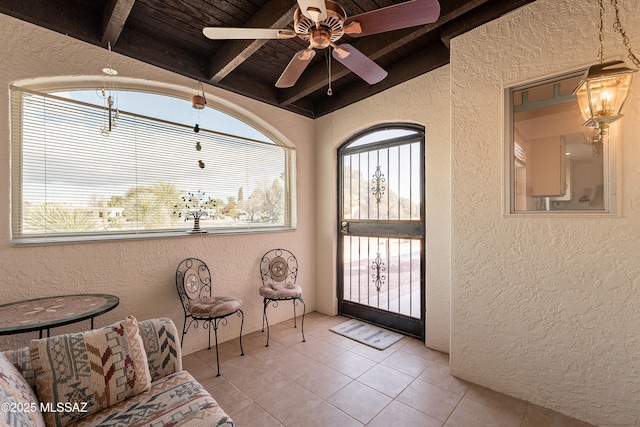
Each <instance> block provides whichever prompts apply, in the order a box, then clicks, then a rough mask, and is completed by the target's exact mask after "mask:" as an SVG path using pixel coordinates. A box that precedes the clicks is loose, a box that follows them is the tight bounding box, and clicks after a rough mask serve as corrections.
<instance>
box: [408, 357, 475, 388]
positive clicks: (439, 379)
mask: <svg viewBox="0 0 640 427" xmlns="http://www.w3.org/2000/svg"><path fill="white" fill-rule="evenodd" d="M418 379H420V380H422V381H426V382H428V383H431V384H434V385H437V386H438V387H440V388H442V389H445V390H447V391H450V392H452V393H456V394H459V395H463V394H465V393H466V392H467V390H469V386H470V385H471V383H469V382H467V381H464V380H461V379H459V378H456V377H454V376H453V375H451V374H449V356H448V355H444V356H441V357H439V358H437V359H436V360H434V361H433V362H432V363H431V365H429V366H428V367H427V369H425V370H424V371H423V372H422V374H420V376H419V377H418Z"/></svg>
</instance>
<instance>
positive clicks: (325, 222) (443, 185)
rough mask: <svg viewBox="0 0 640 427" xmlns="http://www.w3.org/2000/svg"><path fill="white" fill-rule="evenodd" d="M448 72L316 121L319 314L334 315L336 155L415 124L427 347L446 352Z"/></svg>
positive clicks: (444, 69)
mask: <svg viewBox="0 0 640 427" xmlns="http://www.w3.org/2000/svg"><path fill="white" fill-rule="evenodd" d="M449 115H450V112H449V67H442V68H440V69H438V70H435V71H433V72H431V73H429V74H426V75H423V76H420V77H418V78H415V79H413V80H410V81H409V82H406V83H404V84H402V85H400V86H396V87H394V88H392V89H388V90H386V91H384V92H382V93H379V94H377V95H375V96H372V97H370V98H367V99H365V100H364V101H361V102H359V103H358V104H356V105H352V106H350V107H347V108H343V109H341V110H340V111H338V112H336V113H333V114H330V115H327V116H325V117H321V118H319V119H317V120H316V144H317V145H316V168H317V169H316V182H317V187H316V188H317V199H316V203H317V204H318V206H322V207H323V211H325V212H329V213H330V214H328V215H318V217H317V226H318V228H317V230H316V239H317V255H316V258H317V265H325V266H331V267H330V268H326V269H318V270H317V277H316V283H317V284H318V285H317V286H318V289H317V297H318V302H317V306H318V310H319V311H322V312H325V313H335V312H336V311H337V303H336V289H335V288H336V287H335V283H336V277H335V274H336V273H335V272H336V266H335V259H336V245H337V236H336V230H337V217H336V215H337V214H336V212H337V203H336V200H337V193H336V191H337V184H336V183H337V168H336V162H337V149H338V147H339V146H340V145H342V144H343V143H344V142H345V141H346V140H347V139H349V138H350V137H351V136H353V135H354V134H356V133H358V132H359V131H361V130H363V129H366V128H369V127H371V126H373V125H375V124H379V123H418V124H421V125H423V126H425V131H426V149H425V156H426V161H425V162H426V205H427V206H426V215H427V218H426V220H427V225H426V242H427V244H426V247H427V253H426V258H427V261H426V262H427V265H426V267H427V268H426V271H427V325H426V344H427V346H429V347H431V348H435V349H438V350H442V351H448V350H449V289H450V287H449V280H450V279H449V278H450V270H449V266H450V258H449V252H450V246H449V240H450V228H449V224H450V215H451V212H450V210H449V205H450V198H449V192H450V173H449V168H450V165H449V157H450V153H449V150H450V146H449V128H450V122H449Z"/></svg>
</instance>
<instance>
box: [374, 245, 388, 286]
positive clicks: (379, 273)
mask: <svg viewBox="0 0 640 427" xmlns="http://www.w3.org/2000/svg"><path fill="white" fill-rule="evenodd" d="M371 271H372V273H371V279H372V280H373V284H374V285H375V286H376V289H377V290H378V292H380V288H382V285H384V282H385V280H386V279H387V276H385V275H384V274H383V273H384V272H385V271H387V267H386V266H385V264H384V262H382V259H381V258H380V254H377V256H376V259H374V260H373V262H372V263H371Z"/></svg>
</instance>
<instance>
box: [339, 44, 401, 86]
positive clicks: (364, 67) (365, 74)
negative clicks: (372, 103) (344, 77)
mask: <svg viewBox="0 0 640 427" xmlns="http://www.w3.org/2000/svg"><path fill="white" fill-rule="evenodd" d="M340 48H341V49H345V50H347V51H349V54H348V55H347V56H344V57H341V56H342V55H340V54H339V53H338V52H336V51H335V50H334V51H333V53H332V55H333V57H334V58H335V60H336V61H338V62H339V63H341V64H342V65H344V66H345V67H347V68H348V69H350V70H351V71H353V72H354V73H356V74H357V75H358V76H360V78H362V79H363V80H364V81H365V82H367V83H369V84H370V85H373V84H376V83H378V82H380V81H382V80H383V79H384V78H385V77H387V74H389V73H387V72H386V71H385V70H384V69H383V68H382V67H380V66H379V65H378V64H376V63H375V62H373V61H372V60H371V59H369V58H368V57H367V56H366V55H365V54H364V53H362V52H360V51H359V50H358V49H356V48H355V47H353V46H351V45H350V44H346V43H343V44H341V45H340Z"/></svg>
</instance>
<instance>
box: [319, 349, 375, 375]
mask: <svg viewBox="0 0 640 427" xmlns="http://www.w3.org/2000/svg"><path fill="white" fill-rule="evenodd" d="M325 364H326V365H327V366H329V367H331V368H333V369H335V370H337V371H340V372H342V373H343V374H345V375H348V376H349V377H351V378H358V377H359V376H360V375H362V374H364V373H365V372H367V371H368V370H369V369H371V368H373V367H374V366H375V365H376V362H374V361H373V360H370V359H367V358H366V357H364V356H360V355H358V354H355V353H352V352H350V351H347V352H344V353H342V354H340V355H338V356H337V357H334V358H333V359H329V360H328V361H326V362H325Z"/></svg>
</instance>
